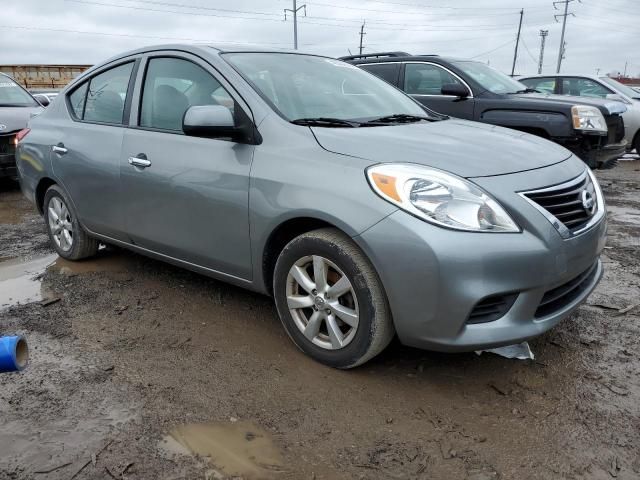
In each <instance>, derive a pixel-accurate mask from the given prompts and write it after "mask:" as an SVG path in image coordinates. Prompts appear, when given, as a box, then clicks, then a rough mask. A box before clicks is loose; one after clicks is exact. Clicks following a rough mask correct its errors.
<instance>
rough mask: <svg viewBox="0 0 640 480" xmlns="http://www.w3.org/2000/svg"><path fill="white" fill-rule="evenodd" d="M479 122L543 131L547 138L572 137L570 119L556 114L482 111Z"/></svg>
mask: <svg viewBox="0 0 640 480" xmlns="http://www.w3.org/2000/svg"><path fill="white" fill-rule="evenodd" d="M480 121H482V122H485V123H491V124H493V125H500V126H501V127H508V128H514V129H523V130H525V131H527V130H538V131H544V132H545V133H546V134H547V136H548V137H549V138H553V137H570V136H573V135H574V130H573V125H572V124H571V119H570V118H568V117H567V116H565V115H564V114H562V113H558V112H536V111H526V110H509V109H492V110H486V111H484V112H483V113H482V114H481V115H480Z"/></svg>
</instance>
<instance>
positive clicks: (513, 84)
mask: <svg viewBox="0 0 640 480" xmlns="http://www.w3.org/2000/svg"><path fill="white" fill-rule="evenodd" d="M453 64H454V65H455V66H456V67H458V68H459V69H460V70H462V71H463V72H464V73H465V74H467V75H469V76H470V77H471V78H473V79H474V80H475V81H476V82H478V83H479V84H480V86H482V88H484V89H486V90H489V91H490V92H492V93H498V94H504V93H520V92H522V91H524V90H526V89H527V86H526V85H524V84H522V83H520V82H518V81H517V80H514V79H513V78H511V77H509V76H507V75H505V74H504V73H502V72H499V71H498V70H496V69H494V68H491V67H490V66H488V65H485V64H484V63H480V62H469V61H464V62H453Z"/></svg>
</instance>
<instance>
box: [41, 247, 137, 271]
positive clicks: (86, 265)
mask: <svg viewBox="0 0 640 480" xmlns="http://www.w3.org/2000/svg"><path fill="white" fill-rule="evenodd" d="M131 266H132V259H131V257H129V256H127V255H124V254H120V253H113V252H111V251H108V250H105V249H103V250H100V252H99V253H98V255H97V256H95V257H93V258H89V259H87V260H81V261H79V262H71V261H69V260H65V259H64V258H60V257H58V258H57V259H56V260H55V261H54V262H53V263H52V264H51V265H50V266H49V267H48V268H47V270H48V271H50V272H56V273H60V274H62V275H81V274H84V273H94V272H126V271H127V270H130V269H131Z"/></svg>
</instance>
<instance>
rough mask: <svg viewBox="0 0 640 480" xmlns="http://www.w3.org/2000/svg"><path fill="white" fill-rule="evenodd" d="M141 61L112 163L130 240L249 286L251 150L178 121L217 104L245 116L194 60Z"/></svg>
mask: <svg viewBox="0 0 640 480" xmlns="http://www.w3.org/2000/svg"><path fill="white" fill-rule="evenodd" d="M145 60H146V65H145V68H144V71H143V72H142V69H141V75H140V76H139V79H138V81H137V86H136V98H137V99H139V100H137V101H136V102H135V103H136V104H135V107H134V108H133V110H132V114H131V124H132V126H131V128H129V129H128V130H127V132H126V133H125V136H124V144H123V149H122V155H121V158H120V175H121V183H122V198H123V203H124V205H125V208H124V212H125V215H126V228H127V232H128V233H129V235H130V238H131V241H132V242H133V243H134V244H135V245H137V246H140V247H142V248H145V249H148V250H151V251H153V252H156V253H160V254H163V255H166V256H169V257H171V258H175V259H178V260H181V261H185V262H189V263H192V264H195V265H198V266H201V267H205V268H208V269H211V270H215V271H217V272H221V273H225V274H227V275H231V276H234V277H236V278H242V279H250V278H251V255H250V243H249V212H248V207H249V170H250V167H251V160H252V158H253V151H254V146H253V145H246V144H241V143H236V142H234V141H231V140H226V139H209V138H197V137H188V136H186V135H184V134H183V132H182V118H183V116H184V114H185V112H186V110H187V109H188V108H189V107H191V106H195V105H223V106H225V107H228V108H229V109H230V110H232V113H234V115H237V114H238V109H243V111H244V113H246V114H247V115H249V116H250V111H249V109H248V107H247V106H246V105H245V104H244V102H243V101H242V99H241V98H240V97H239V96H237V95H236V93H235V92H234V93H231V92H232V91H233V89H232V88H231V86H230V85H229V84H228V83H227V82H226V81H225V80H224V79H223V78H222V77H221V76H219V75H218V74H217V72H215V70H213V68H212V67H211V66H210V65H208V64H207V63H206V62H204V61H202V60H201V59H199V58H198V57H195V56H192V55H188V54H186V53H180V54H177V53H175V52H158V53H154V54H153V55H149V56H147V57H146V59H145ZM138 92H139V93H138ZM140 160H143V161H142V162H141V161H140Z"/></svg>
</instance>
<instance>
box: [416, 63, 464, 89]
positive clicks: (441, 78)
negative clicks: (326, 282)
mask: <svg viewBox="0 0 640 480" xmlns="http://www.w3.org/2000/svg"><path fill="white" fill-rule="evenodd" d="M452 83H453V84H460V85H463V84H462V82H460V80H458V79H457V78H456V77H454V76H453V75H451V74H450V73H449V72H447V71H446V70H444V69H442V68H440V67H437V66H435V65H429V64H426V63H408V64H407V65H406V66H405V73H404V91H405V92H406V93H408V94H409V95H442V86H443V85H446V84H452Z"/></svg>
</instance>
